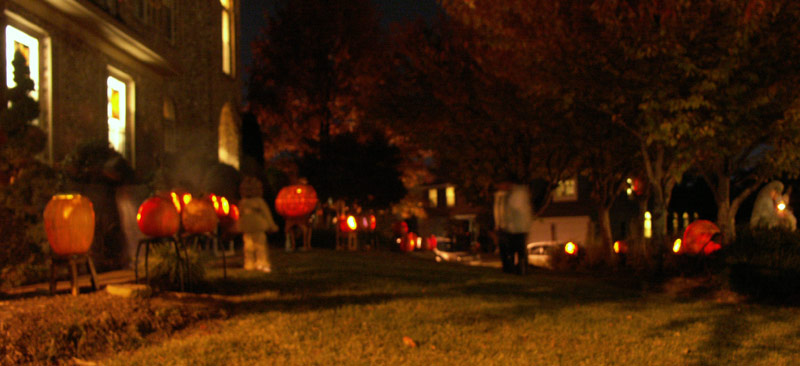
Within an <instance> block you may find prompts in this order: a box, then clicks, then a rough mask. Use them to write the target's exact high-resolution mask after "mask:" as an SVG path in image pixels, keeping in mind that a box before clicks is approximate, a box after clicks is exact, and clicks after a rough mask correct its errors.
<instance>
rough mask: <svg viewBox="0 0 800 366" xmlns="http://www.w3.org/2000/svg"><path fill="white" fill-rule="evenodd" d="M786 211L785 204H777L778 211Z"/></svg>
mask: <svg viewBox="0 0 800 366" xmlns="http://www.w3.org/2000/svg"><path fill="white" fill-rule="evenodd" d="M785 209H786V203H784V202H781V203H779V204H778V211H783V210H785Z"/></svg>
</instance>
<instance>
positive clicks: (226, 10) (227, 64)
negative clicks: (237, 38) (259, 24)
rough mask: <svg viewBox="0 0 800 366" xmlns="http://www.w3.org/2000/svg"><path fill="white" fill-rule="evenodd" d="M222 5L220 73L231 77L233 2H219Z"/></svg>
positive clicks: (232, 59)
mask: <svg viewBox="0 0 800 366" xmlns="http://www.w3.org/2000/svg"><path fill="white" fill-rule="evenodd" d="M219 2H220V4H221V5H222V72H224V73H226V74H228V75H233V72H234V67H233V65H234V62H235V60H234V52H233V51H234V50H233V47H234V45H233V40H234V34H233V30H234V27H233V0H219Z"/></svg>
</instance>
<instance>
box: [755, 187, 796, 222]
mask: <svg viewBox="0 0 800 366" xmlns="http://www.w3.org/2000/svg"><path fill="white" fill-rule="evenodd" d="M790 193H791V188H790V189H789V190H787V192H786V193H784V192H783V183H781V182H780V181H777V180H775V181H772V182H770V183H769V184H767V185H766V186H764V188H761V190H760V191H759V192H758V196H757V197H756V202H755V205H753V214H752V215H751V216H750V226H751V227H758V226H763V227H768V228H772V227H785V228H788V229H789V230H795V229H796V228H797V218H795V217H794V214H793V213H792V210H791V208H790V207H789V195H790Z"/></svg>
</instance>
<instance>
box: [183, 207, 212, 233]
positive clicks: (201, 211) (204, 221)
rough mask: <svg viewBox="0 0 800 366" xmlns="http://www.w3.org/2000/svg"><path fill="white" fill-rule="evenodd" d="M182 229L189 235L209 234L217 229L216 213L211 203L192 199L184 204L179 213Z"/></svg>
mask: <svg viewBox="0 0 800 366" xmlns="http://www.w3.org/2000/svg"><path fill="white" fill-rule="evenodd" d="M181 219H182V220H183V229H184V230H186V232H188V233H191V234H196V233H210V232H212V231H214V230H215V229H216V228H217V223H218V222H219V219H217V213H216V212H214V206H213V205H212V204H211V202H208V201H206V200H201V199H194V200H191V201H189V202H188V203H186V205H185V206H184V207H183V212H181Z"/></svg>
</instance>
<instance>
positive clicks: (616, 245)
mask: <svg viewBox="0 0 800 366" xmlns="http://www.w3.org/2000/svg"><path fill="white" fill-rule="evenodd" d="M614 253H617V254H619V241H615V242H614Z"/></svg>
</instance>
